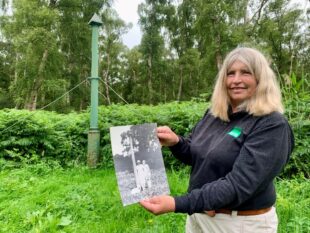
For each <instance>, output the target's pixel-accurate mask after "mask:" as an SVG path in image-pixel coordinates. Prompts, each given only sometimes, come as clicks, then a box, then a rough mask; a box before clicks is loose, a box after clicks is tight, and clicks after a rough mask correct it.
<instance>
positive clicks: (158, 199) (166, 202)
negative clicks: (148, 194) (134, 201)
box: [140, 195, 175, 215]
mask: <svg viewBox="0 0 310 233" xmlns="http://www.w3.org/2000/svg"><path fill="white" fill-rule="evenodd" d="M140 205H142V206H143V207H144V208H145V209H146V210H148V211H149V212H151V213H153V214H155V215H159V214H164V213H169V212H174V211H175V201H174V198H173V197H171V196H168V195H163V196H155V197H152V198H149V199H146V200H142V201H140Z"/></svg>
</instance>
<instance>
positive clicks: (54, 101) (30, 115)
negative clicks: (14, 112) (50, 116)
mask: <svg viewBox="0 0 310 233" xmlns="http://www.w3.org/2000/svg"><path fill="white" fill-rule="evenodd" d="M86 81H87V79H84V80H83V81H82V82H80V83H79V84H77V85H76V86H75V87H73V88H71V89H70V90H69V91H67V92H66V93H64V94H63V95H61V96H60V97H58V98H57V99H55V100H53V101H52V102H50V103H49V104H47V105H45V106H43V107H42V108H40V109H39V110H43V109H45V108H47V107H48V106H50V105H52V104H54V103H56V102H57V101H58V100H60V99H61V98H63V97H64V96H66V95H67V94H69V93H70V92H71V91H73V90H74V89H76V88H78V87H79V86H80V85H82V84H83V83H84V82H86ZM35 113H36V111H33V113H32V114H29V115H28V116H26V117H23V118H22V119H18V120H17V122H15V123H14V124H13V125H11V126H9V127H7V128H5V129H4V130H2V131H1V132H0V133H3V132H5V131H7V130H9V129H11V128H12V127H14V126H15V125H17V124H18V123H19V122H20V121H21V120H25V119H28V118H30V117H32V116H33V115H34V114H35Z"/></svg>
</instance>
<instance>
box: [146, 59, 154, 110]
mask: <svg viewBox="0 0 310 233" xmlns="http://www.w3.org/2000/svg"><path fill="white" fill-rule="evenodd" d="M147 65H148V82H147V86H148V89H149V104H152V100H153V87H152V58H151V56H149V58H148V61H147Z"/></svg>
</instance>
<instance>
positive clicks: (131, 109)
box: [0, 92, 310, 178]
mask: <svg viewBox="0 0 310 233" xmlns="http://www.w3.org/2000/svg"><path fill="white" fill-rule="evenodd" d="M299 93H301V92H299ZM202 98H204V97H203V96H202V97H201V98H200V99H196V101H195V102H194V101H190V102H173V103H169V104H160V105H156V106H144V105H141V106H140V105H136V104H132V105H110V106H101V107H100V108H99V129H100V154H101V158H100V163H101V166H103V167H110V168H111V167H113V159H112V151H111V141H110V133H109V128H110V127H112V126H121V125H137V124H143V123H157V125H158V126H160V125H161V126H163V125H168V126H169V127H171V128H172V129H173V130H174V131H175V132H176V133H177V134H179V135H184V136H186V135H188V134H189V133H190V131H191V130H192V128H193V127H194V126H195V124H196V123H197V122H198V121H199V119H200V118H201V117H202V116H203V114H204V112H205V111H206V109H207V108H208V103H206V102H203V101H202ZM290 100H291V99H290ZM301 100H302V101H301ZM286 102H287V112H286V114H287V116H288V119H289V122H290V124H291V126H292V128H293V131H294V135H295V143H296V147H295V150H294V152H293V154H292V156H291V159H290V161H289V164H288V165H287V166H286V168H285V170H284V172H283V173H282V176H283V177H293V176H300V175H301V176H304V177H307V178H309V177H310V174H309V170H310V158H309V154H310V149H309V148H310V135H309V132H310V119H309V116H310V112H309V109H310V106H309V101H306V100H304V99H301V98H299V101H298V102H297V101H293V100H292V101H291V102H288V100H287V101H286ZM88 129H89V113H87V112H84V113H79V114H78V113H70V114H66V115H65V114H56V113H54V112H46V111H36V112H28V111H20V110H2V111H0V132H1V133H0V158H3V159H6V160H9V161H11V162H13V161H15V162H19V163H38V162H40V161H41V160H48V161H50V160H51V161H58V162H59V163H60V164H67V165H70V164H76V163H85V161H86V154H87V132H88ZM163 155H164V160H165V165H166V167H169V168H176V169H178V168H180V167H182V165H181V163H180V162H179V161H178V160H176V159H175V158H174V157H173V156H172V155H171V153H170V151H169V150H168V149H167V148H163ZM0 166H1V163H0ZM6 166H7V165H6ZM10 166H14V165H13V164H11V165H10Z"/></svg>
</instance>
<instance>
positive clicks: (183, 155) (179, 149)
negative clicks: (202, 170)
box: [169, 110, 209, 165]
mask: <svg viewBox="0 0 310 233" xmlns="http://www.w3.org/2000/svg"><path fill="white" fill-rule="evenodd" d="M208 113H209V110H207V111H206V112H205V114H204V116H203V118H202V119H201V120H200V121H199V122H198V123H197V124H196V125H195V127H194V128H193V129H192V131H191V133H190V135H189V136H188V137H183V136H179V142H178V143H177V144H176V145H174V146H171V147H169V149H170V151H171V152H172V154H173V155H174V156H175V157H176V158H177V159H178V160H180V161H181V162H183V163H184V164H187V165H192V154H191V142H192V134H193V133H194V132H195V129H196V128H197V127H199V126H200V125H201V124H202V122H204V120H205V119H206V116H207V114H208Z"/></svg>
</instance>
